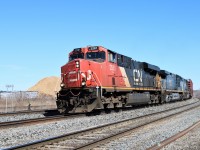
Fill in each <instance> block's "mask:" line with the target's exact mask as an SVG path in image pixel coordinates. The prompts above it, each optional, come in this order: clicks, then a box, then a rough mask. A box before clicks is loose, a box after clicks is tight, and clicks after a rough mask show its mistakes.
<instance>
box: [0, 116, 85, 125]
mask: <svg viewBox="0 0 200 150" xmlns="http://www.w3.org/2000/svg"><path fill="white" fill-rule="evenodd" d="M83 115H85V114H72V115H65V116H63V115H57V116H50V117H44V118H34V119H27V120H17V121H9V122H0V128H8V127H13V126H14V127H17V126H22V125H28V124H36V123H41V122H42V123H44V122H49V121H58V120H62V119H66V118H69V117H79V116H83Z"/></svg>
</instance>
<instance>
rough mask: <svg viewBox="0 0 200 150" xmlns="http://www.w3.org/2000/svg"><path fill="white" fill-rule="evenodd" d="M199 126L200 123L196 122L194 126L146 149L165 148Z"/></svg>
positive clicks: (158, 149) (156, 149)
mask: <svg viewBox="0 0 200 150" xmlns="http://www.w3.org/2000/svg"><path fill="white" fill-rule="evenodd" d="M199 126H200V121H198V122H196V123H195V124H193V125H192V126H190V127H188V128H187V129H185V130H183V131H181V132H179V133H177V134H175V135H174V136H172V137H169V138H167V139H165V140H163V141H161V142H160V143H158V144H156V145H154V146H152V147H150V148H148V149H147V150H160V149H162V148H163V147H165V146H167V145H169V144H171V143H173V142H174V141H176V140H178V139H180V138H181V137H182V136H184V135H185V134H187V133H188V132H190V131H191V130H193V129H194V128H196V127H199Z"/></svg>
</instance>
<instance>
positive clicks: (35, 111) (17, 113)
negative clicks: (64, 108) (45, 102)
mask: <svg viewBox="0 0 200 150" xmlns="http://www.w3.org/2000/svg"><path fill="white" fill-rule="evenodd" d="M49 112H57V109H49V110H30V111H18V112H10V113H0V116H12V115H20V114H32V113H49Z"/></svg>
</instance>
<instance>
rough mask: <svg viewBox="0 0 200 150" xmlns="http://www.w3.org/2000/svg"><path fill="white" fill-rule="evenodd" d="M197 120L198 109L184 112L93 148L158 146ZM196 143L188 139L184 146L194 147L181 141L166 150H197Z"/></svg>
mask: <svg viewBox="0 0 200 150" xmlns="http://www.w3.org/2000/svg"><path fill="white" fill-rule="evenodd" d="M199 120H200V107H197V108H195V109H193V110H190V111H187V112H184V113H182V114H180V115H177V116H174V117H172V118H169V119H166V120H163V121H159V122H156V123H152V124H149V125H147V126H145V127H143V128H140V129H138V130H135V131H134V132H130V133H129V134H128V135H126V136H124V137H122V138H119V139H116V140H114V141H112V142H109V143H107V144H105V145H101V146H100V147H98V148H95V150H98V149H109V150H112V149H113V150H114V149H126V150H132V149H137V150H144V149H147V148H150V147H151V146H154V145H159V143H160V142H162V141H163V140H165V139H167V138H169V137H171V136H173V135H175V134H177V133H179V132H181V131H183V130H185V129H186V128H188V127H190V126H192V125H193V124H194V123H196V122H198V121H199ZM197 136H200V129H199V133H197ZM188 139H189V137H188ZM188 139H186V140H188ZM198 139H200V138H198ZM197 141H198V140H197V139H196V140H194V138H190V140H188V141H187V142H186V144H187V143H188V144H189V142H191V143H194V142H196V145H193V144H191V143H190V144H189V145H185V141H183V142H180V143H179V144H177V146H174V143H173V144H171V145H170V146H167V147H166V149H168V150H172V149H173V150H174V149H177V150H180V149H197V148H198V150H199V148H200V145H198V144H199V143H200V142H197ZM197 143H198V144H197Z"/></svg>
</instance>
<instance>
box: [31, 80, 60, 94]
mask: <svg viewBox="0 0 200 150" xmlns="http://www.w3.org/2000/svg"><path fill="white" fill-rule="evenodd" d="M60 82H61V79H60V78H59V77H55V76H52V77H46V78H44V79H42V80H40V81H39V82H38V83H37V84H36V85H34V86H33V87H31V88H29V89H28V91H38V92H39V93H41V94H47V95H51V96H55V95H56V92H57V91H59V90H60Z"/></svg>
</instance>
